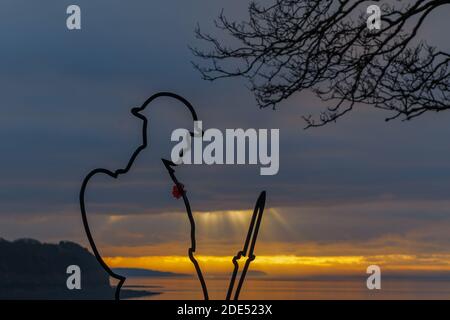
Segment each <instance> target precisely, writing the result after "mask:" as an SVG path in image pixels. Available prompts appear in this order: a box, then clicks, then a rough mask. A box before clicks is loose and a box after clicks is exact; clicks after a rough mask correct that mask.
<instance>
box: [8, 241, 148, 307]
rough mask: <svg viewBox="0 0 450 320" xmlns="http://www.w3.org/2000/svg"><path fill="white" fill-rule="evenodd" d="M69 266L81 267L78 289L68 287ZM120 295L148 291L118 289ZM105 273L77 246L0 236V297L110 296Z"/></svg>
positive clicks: (111, 295)
mask: <svg viewBox="0 0 450 320" xmlns="http://www.w3.org/2000/svg"><path fill="white" fill-rule="evenodd" d="M69 265H78V266H79V267H80V269H81V290H69V289H68V288H67V286H66V281H67V278H68V277H69V276H70V275H68V274H67V273H66V270H67V267H68V266H69ZM121 293H122V294H121V295H122V297H131V296H142V295H148V294H151V293H150V292H147V291H139V292H138V291H131V290H122V292H121ZM113 298H114V289H113V288H112V287H111V286H110V284H109V276H108V274H107V273H106V272H105V271H104V270H103V268H102V267H101V266H100V265H99V263H98V261H97V260H96V259H95V257H94V256H93V255H92V254H91V253H90V252H89V251H88V250H87V249H85V248H83V247H81V246H80V245H78V244H76V243H73V242H67V241H61V242H60V243H59V244H47V243H40V242H39V241H36V240H32V239H20V240H16V241H13V242H10V241H6V240H4V239H1V238H0V299H113Z"/></svg>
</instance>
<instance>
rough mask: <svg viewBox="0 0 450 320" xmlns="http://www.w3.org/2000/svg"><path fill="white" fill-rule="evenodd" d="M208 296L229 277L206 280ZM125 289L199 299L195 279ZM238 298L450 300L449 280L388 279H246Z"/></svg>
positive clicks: (136, 283)
mask: <svg viewBox="0 0 450 320" xmlns="http://www.w3.org/2000/svg"><path fill="white" fill-rule="evenodd" d="M206 282H207V286H208V292H209V295H210V299H217V300H223V299H224V298H225V295H226V291H227V288H228V283H229V280H228V279H224V278H222V279H214V278H213V279H207V280H206ZM125 288H126V289H131V290H133V289H135V290H146V291H151V292H157V293H158V294H153V295H149V296H144V297H140V298H137V299H144V300H197V299H199V300H201V299H203V295H202V291H201V287H200V283H199V281H198V280H197V279H196V278H190V277H189V278H168V277H162V278H155V277H149V278H145V277H136V278H128V279H127V281H126V283H125ZM239 298H240V299H241V300H377V299H384V300H416V299H421V300H422V299H424V300H427V299H437V300H448V299H450V281H448V280H438V279H433V280H423V279H420V280H411V279H388V280H385V281H382V282H381V289H379V290H376V289H375V290H369V289H368V288H367V285H366V282H365V281H364V280H362V279H352V280H295V279H294V280H293V279H264V278H248V279H246V283H245V284H244V286H243V288H242V291H241V295H240V297H239Z"/></svg>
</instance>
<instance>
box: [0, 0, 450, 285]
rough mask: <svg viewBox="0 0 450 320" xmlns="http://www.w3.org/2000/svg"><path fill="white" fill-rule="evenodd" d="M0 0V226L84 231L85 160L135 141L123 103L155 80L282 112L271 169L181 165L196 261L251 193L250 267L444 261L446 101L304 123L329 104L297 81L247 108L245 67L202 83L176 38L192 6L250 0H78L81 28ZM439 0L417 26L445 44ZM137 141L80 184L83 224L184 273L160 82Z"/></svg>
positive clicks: (211, 118)
mask: <svg viewBox="0 0 450 320" xmlns="http://www.w3.org/2000/svg"><path fill="white" fill-rule="evenodd" d="M28 3H29V2H27V1H20V0H14V1H12V0H11V1H10V0H3V1H2V4H1V10H0V21H1V23H2V28H0V38H1V39H2V50H0V70H1V72H0V86H1V88H2V90H1V92H2V94H1V104H2V108H0V146H1V148H2V156H1V158H0V164H1V168H2V170H1V179H0V184H1V186H2V187H1V191H0V237H2V238H5V239H8V240H14V239H17V238H24V237H26V238H35V239H38V240H40V241H45V242H58V241H60V240H71V241H75V242H77V243H80V244H82V245H83V246H85V247H87V248H89V245H88V242H87V239H86V236H85V234H84V230H83V226H82V222H81V216H80V211H79V204H78V194H79V188H80V185H81V182H82V180H83V178H84V176H85V175H86V174H87V173H88V172H89V171H90V170H92V169H94V168H97V167H104V168H108V169H111V170H113V169H117V168H122V167H124V165H125V164H126V162H127V161H128V159H129V157H130V155H131V153H132V152H133V150H134V149H135V148H136V146H138V145H139V143H140V130H141V127H140V125H141V123H140V122H139V120H138V119H136V118H135V117H133V116H132V115H131V113H130V109H131V108H132V107H136V106H139V105H141V104H142V103H143V102H144V101H145V99H146V98H148V97H149V96H150V95H152V94H154V93H156V92H158V91H171V92H175V93H178V94H180V95H182V96H184V97H185V98H186V99H188V100H189V101H190V102H191V103H192V104H193V105H194V107H195V108H196V110H197V113H198V115H199V118H200V119H201V120H202V121H203V125H204V127H205V128H208V127H209V128H219V129H221V130H224V129H225V128H267V129H270V128H279V129H280V171H279V173H278V175H276V176H260V175H259V166H212V167H207V166H185V167H182V168H181V167H180V168H179V169H177V174H179V177H180V181H181V182H182V183H183V184H184V185H185V186H186V190H187V193H188V195H189V197H190V201H191V205H192V208H193V211H194V212H195V218H196V222H197V241H198V250H197V252H198V253H197V255H198V257H199V260H200V263H201V265H202V267H203V266H204V268H205V271H206V273H208V274H211V275H212V274H224V273H229V272H231V270H232V264H231V257H232V256H234V255H235V254H236V253H237V251H238V250H240V248H241V247H242V245H243V242H244V237H245V233H246V230H247V228H248V224H249V221H250V217H251V212H252V208H253V206H254V204H255V201H256V199H257V196H258V194H259V193H260V192H261V191H262V190H266V191H267V202H266V208H267V209H266V212H265V215H264V218H263V222H262V226H261V230H260V237H259V240H258V243H257V245H256V251H255V253H256V256H257V259H256V260H255V261H254V263H253V264H252V270H259V271H264V272H266V273H267V274H268V275H269V276H274V277H305V276H323V275H363V276H364V275H365V272H366V268H367V266H369V265H371V264H378V265H380V266H381V267H382V269H383V270H387V271H389V272H393V273H395V274H400V273H402V272H404V274H405V275H410V276H414V275H415V274H424V273H425V274H426V273H427V272H428V273H429V274H430V275H431V274H434V273H446V272H450V192H449V190H450V188H449V186H450V139H449V137H450V126H449V123H450V112H448V113H441V114H430V115H424V116H422V117H421V118H419V119H416V120H414V121H412V122H401V121H392V122H388V123H386V122H385V121H384V119H385V118H386V117H387V116H389V114H386V113H383V112H382V111H375V110H372V109H371V108H368V107H366V106H360V107H358V108H357V109H356V110H355V111H354V112H352V113H350V114H349V115H348V116H346V117H344V118H343V119H341V120H340V121H338V122H337V123H336V124H331V125H329V126H327V127H324V128H319V129H310V130H306V131H305V130H303V126H304V123H303V122H302V119H301V116H302V115H304V114H309V113H316V114H317V113H318V112H319V111H320V110H321V108H323V107H324V106H326V105H325V104H324V103H323V102H321V101H319V100H317V98H315V97H314V96H313V95H312V94H311V93H310V92H303V93H300V94H297V95H295V96H294V97H292V98H291V99H290V100H288V101H286V102H284V103H283V104H282V105H281V106H280V107H279V109H277V110H270V109H267V110H260V109H259V108H258V107H257V106H256V103H255V100H254V98H253V96H252V94H251V92H249V90H248V89H247V88H246V83H245V82H244V81H242V80H238V79H232V80H223V81H219V82H212V83H211V82H206V81H203V80H202V79H201V78H200V75H199V74H198V72H196V71H195V70H194V68H193V67H192V65H191V61H192V60H193V59H194V57H193V56H192V53H191V52H190V50H189V48H188V46H189V45H194V46H195V45H197V46H202V43H201V42H198V41H197V40H196V39H195V37H194V32H193V31H194V29H195V26H196V24H197V23H199V24H200V25H201V26H202V28H204V29H205V30H210V31H211V32H212V33H214V32H216V31H215V29H214V28H213V22H212V20H213V19H214V17H216V16H217V14H218V13H220V10H221V9H222V8H224V10H225V13H226V14H228V15H230V16H232V17H235V18H236V19H238V18H239V17H243V16H245V12H246V7H247V4H248V3H247V1H242V0H235V1H226V2H224V1H222V2H221V3H219V2H212V1H206V0H201V1H200V0H195V1H146V0H136V1H130V3H127V5H126V7H125V5H124V2H123V1H120V0H110V1H107V2H104V1H87V0H79V1H77V3H78V5H80V7H81V8H82V14H83V28H82V30H81V31H79V32H69V31H67V29H66V28H65V8H66V7H67V6H68V5H69V4H70V3H71V2H70V1H58V2H57V4H56V3H55V1H49V0H42V1H39V6H34V5H33V6H31V5H28ZM449 16H450V8H445V7H444V8H443V9H442V10H441V11H440V12H439V13H436V14H434V15H433V17H431V18H430V19H429V20H428V21H429V22H428V23H427V24H426V25H425V27H424V29H423V30H422V32H421V33H420V35H419V36H420V37H422V38H423V39H426V41H428V42H429V43H432V44H436V45H438V46H439V47H440V48H441V49H442V50H447V52H448V51H450V42H449V41H448V39H447V37H443V35H442V34H440V33H437V32H435V30H448V29H449V28H450V21H449V19H448V17H449ZM146 115H147V116H148V118H149V126H150V127H149V139H150V146H149V148H148V149H147V150H145V152H144V153H143V154H142V156H140V157H139V158H138V160H137V162H136V164H135V166H134V167H133V170H132V171H131V172H130V173H129V174H127V175H126V176H124V177H123V178H120V179H118V180H116V181H115V180H111V179H109V178H107V177H98V178H95V180H93V182H92V184H90V185H89V188H88V193H87V202H88V204H87V212H88V216H89V221H90V223H91V226H92V230H93V234H94V238H95V239H96V241H97V243H98V246H99V249H100V251H101V253H102V255H103V256H104V257H107V259H106V261H107V263H108V264H109V265H110V266H112V267H140V268H149V269H155V270H161V271H174V272H182V273H192V274H193V272H194V270H193V267H192V265H191V264H190V263H189V261H188V259H187V255H186V254H187V249H188V247H189V233H188V231H189V224H188V220H187V217H186V213H185V212H184V207H183V203H182V201H181V200H176V199H175V198H173V197H172V195H171V190H172V183H171V180H170V178H169V176H168V175H167V173H166V172H165V168H164V167H163V166H162V162H161V158H162V157H164V158H169V157H170V149H171V148H172V146H173V145H174V144H173V143H171V142H170V133H171V132H172V130H174V129H176V128H180V127H183V128H188V129H191V126H192V124H191V123H190V122H189V120H188V119H189V117H188V116H189V115H188V114H187V113H186V112H185V111H183V109H182V108H180V106H179V105H178V104H177V103H176V102H173V101H170V100H168V99H161V100H159V101H156V102H155V103H154V105H152V107H151V108H149V110H146Z"/></svg>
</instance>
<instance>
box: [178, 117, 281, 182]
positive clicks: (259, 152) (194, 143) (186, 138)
mask: <svg viewBox="0 0 450 320" xmlns="http://www.w3.org/2000/svg"><path fill="white" fill-rule="evenodd" d="M192 136H193V138H192ZM279 139H280V130H279V129H270V142H269V130H268V129H259V130H256V129H247V130H244V129H226V130H225V134H223V133H222V131H220V130H219V129H215V128H210V129H207V130H205V131H203V124H202V121H195V122H194V132H193V134H191V133H190V131H189V130H188V129H183V128H179V129H176V130H174V131H173V132H172V136H171V141H177V142H178V143H177V144H176V145H175V146H174V147H173V148H172V153H171V158H172V162H173V163H175V164H207V165H214V164H218V165H225V164H226V165H233V164H238V165H242V164H249V165H257V164H259V165H261V168H260V174H261V175H263V176H267V175H276V174H277V173H278V170H279V167H280V156H279V154H280V146H279ZM204 143H206V145H204ZM269 149H270V150H269Z"/></svg>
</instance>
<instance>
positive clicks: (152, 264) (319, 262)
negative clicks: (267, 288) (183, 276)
mask: <svg viewBox="0 0 450 320" xmlns="http://www.w3.org/2000/svg"><path fill="white" fill-rule="evenodd" d="M231 259H232V257H228V256H197V260H198V261H199V263H200V265H201V267H202V269H203V270H204V272H205V273H209V274H223V273H230V272H231V271H232V269H233V265H232V262H231ZM244 261H245V259H241V261H240V262H244ZM105 262H106V263H107V264H108V265H109V266H110V267H112V268H118V267H123V268H144V269H152V270H158V271H171V272H177V273H188V274H194V268H193V266H192V264H191V262H190V261H189V259H188V257H185V256H142V257H108V258H106V259H105ZM371 264H376V265H380V266H382V268H383V270H389V271H450V255H430V256H427V257H417V256H414V255H378V256H367V257H365V256H321V257H300V256H290V255H274V256H257V257H256V260H255V261H253V262H252V264H251V267H250V270H258V271H263V272H265V273H267V274H268V275H269V276H308V275H324V274H364V273H365V270H366V268H367V267H368V266H369V265H371Z"/></svg>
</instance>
